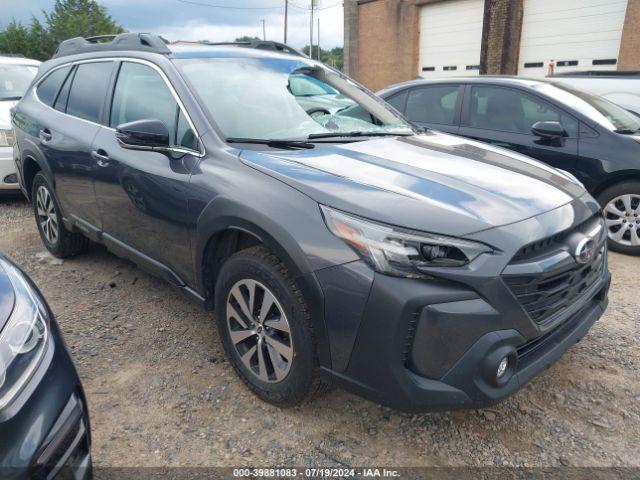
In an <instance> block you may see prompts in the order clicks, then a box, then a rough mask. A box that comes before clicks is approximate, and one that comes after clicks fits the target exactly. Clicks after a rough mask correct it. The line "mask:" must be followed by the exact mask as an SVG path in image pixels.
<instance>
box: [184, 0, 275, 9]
mask: <svg viewBox="0 0 640 480" xmlns="http://www.w3.org/2000/svg"><path fill="white" fill-rule="evenodd" d="M176 1H178V2H181V3H188V4H190V5H199V6H201V7H211V8H226V9H228V10H280V9H281V8H282V7H283V6H284V5H279V6H277V7H234V6H230V5H212V4H211V3H204V2H196V1H194V0H176Z"/></svg>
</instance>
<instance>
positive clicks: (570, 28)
mask: <svg viewBox="0 0 640 480" xmlns="http://www.w3.org/2000/svg"><path fill="white" fill-rule="evenodd" d="M626 9H627V0H562V1H559V0H524V18H523V21H522V36H521V40H520V57H519V62H518V73H519V74H520V75H526V76H532V77H539V76H545V75H546V74H547V65H548V63H549V60H552V59H553V60H555V62H556V70H555V71H556V73H560V72H570V71H574V70H615V69H616V68H617V67H616V63H617V61H618V53H619V51H620V39H621V37H622V27H623V24H624V17H625V12H626Z"/></svg>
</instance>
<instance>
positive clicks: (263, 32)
mask: <svg viewBox="0 0 640 480" xmlns="http://www.w3.org/2000/svg"><path fill="white" fill-rule="evenodd" d="M262 39H263V40H266V39H267V27H266V26H265V23H264V18H263V19H262Z"/></svg>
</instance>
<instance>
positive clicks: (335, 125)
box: [175, 57, 413, 140]
mask: <svg viewBox="0 0 640 480" xmlns="http://www.w3.org/2000/svg"><path fill="white" fill-rule="evenodd" d="M175 63H176V64H177V65H178V67H179V68H180V69H181V71H182V72H183V74H184V76H185V77H186V78H187V80H188V82H189V83H190V84H191V86H192V88H193V90H194V91H195V93H196V94H197V95H198V96H199V97H200V100H201V103H202V104H203V105H204V107H205V108H206V109H207V110H208V112H209V115H210V117H211V119H212V120H214V122H215V123H216V124H217V125H218V127H219V128H220V129H221V130H222V133H223V135H224V136H225V137H226V138H253V139H278V140H284V139H307V138H308V137H309V135H317V134H328V135H333V134H335V135H337V136H339V135H340V134H353V133H354V132H358V133H372V134H384V133H389V134H395V133H397V134H410V133H412V132H413V130H412V129H411V127H410V126H409V125H408V124H407V123H406V122H405V121H404V120H402V119H400V118H399V117H398V116H397V115H396V114H395V113H393V112H392V111H391V110H389V108H388V107H387V106H386V104H385V103H384V102H383V101H382V100H380V99H378V98H377V97H374V96H372V95H370V94H369V93H367V92H366V91H365V90H364V89H362V88H361V87H359V86H358V85H357V84H355V83H354V82H352V81H350V80H348V79H346V78H345V77H343V76H341V75H339V74H338V73H336V72H334V71H333V70H330V69H328V68H326V67H323V66H321V65H319V64H317V63H315V62H312V61H310V60H305V59H302V58H299V57H291V58H282V57H258V58H244V57H243V58H229V57H225V58H197V59H179V60H175Z"/></svg>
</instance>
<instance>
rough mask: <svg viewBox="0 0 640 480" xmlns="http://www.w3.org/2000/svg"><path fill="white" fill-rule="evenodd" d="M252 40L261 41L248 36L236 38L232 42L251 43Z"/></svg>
mask: <svg viewBox="0 0 640 480" xmlns="http://www.w3.org/2000/svg"><path fill="white" fill-rule="evenodd" d="M254 40H262V39H261V38H258V37H250V36H249V35H244V36H242V37H238V38H236V39H235V40H234V42H236V43H243V42H253V41H254Z"/></svg>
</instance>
